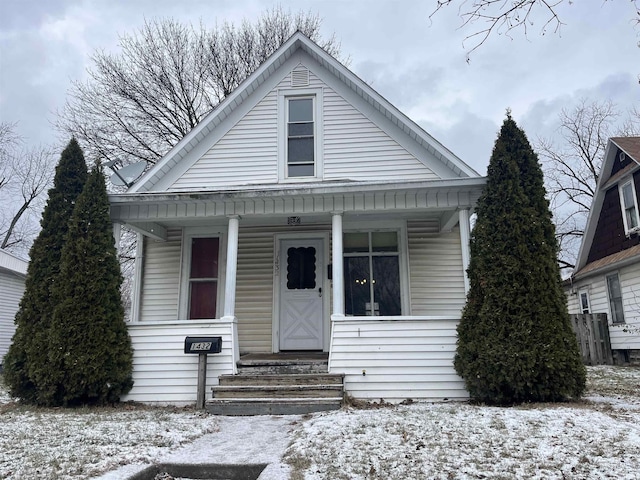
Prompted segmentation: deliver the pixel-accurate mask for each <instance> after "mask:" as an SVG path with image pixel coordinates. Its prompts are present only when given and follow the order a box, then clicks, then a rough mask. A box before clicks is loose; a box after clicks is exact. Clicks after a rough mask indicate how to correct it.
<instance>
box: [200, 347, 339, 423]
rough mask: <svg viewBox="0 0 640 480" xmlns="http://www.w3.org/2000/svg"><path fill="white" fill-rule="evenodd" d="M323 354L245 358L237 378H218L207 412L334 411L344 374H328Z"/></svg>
mask: <svg viewBox="0 0 640 480" xmlns="http://www.w3.org/2000/svg"><path fill="white" fill-rule="evenodd" d="M327 368H328V366H327V360H326V355H315V356H311V355H299V356H287V355H262V356H260V355H251V356H249V355H247V356H246V357H242V358H241V359H240V361H239V362H238V374H237V375H221V376H220V377H218V380H219V385H218V386H215V387H213V388H212V391H213V398H212V399H211V400H208V401H207V403H206V409H207V410H208V411H209V412H210V413H213V414H214V415H293V414H304V413H310V412H319V411H325V410H337V409H339V408H340V407H341V405H342V398H343V394H344V375H341V374H330V373H327Z"/></svg>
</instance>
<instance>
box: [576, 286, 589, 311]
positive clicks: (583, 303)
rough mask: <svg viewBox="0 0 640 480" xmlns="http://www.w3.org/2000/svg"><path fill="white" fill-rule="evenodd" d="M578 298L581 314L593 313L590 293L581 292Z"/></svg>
mask: <svg viewBox="0 0 640 480" xmlns="http://www.w3.org/2000/svg"><path fill="white" fill-rule="evenodd" d="M578 297H579V299H580V313H591V305H590V303H589V292H588V291H587V290H580V292H579V294H578Z"/></svg>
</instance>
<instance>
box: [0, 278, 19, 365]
mask: <svg viewBox="0 0 640 480" xmlns="http://www.w3.org/2000/svg"><path fill="white" fill-rule="evenodd" d="M23 293H24V277H23V276H19V275H16V274H14V273H13V272H7V271H5V270H2V269H0V363H2V358H3V357H4V355H5V354H6V353H7V351H8V350H9V345H11V339H12V338H13V334H14V332H15V330H16V327H15V323H14V320H15V316H16V312H17V311H18V306H19V304H20V300H21V299H22V294H23Z"/></svg>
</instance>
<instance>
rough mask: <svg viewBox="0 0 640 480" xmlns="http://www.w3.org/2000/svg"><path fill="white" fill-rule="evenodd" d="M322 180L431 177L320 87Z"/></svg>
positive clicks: (352, 111) (392, 142)
mask: <svg viewBox="0 0 640 480" xmlns="http://www.w3.org/2000/svg"><path fill="white" fill-rule="evenodd" d="M323 122H324V179H325V180H339V179H340V180H341V179H352V180H406V179H408V178H409V179H411V180H434V179H437V178H438V177H437V175H435V174H434V173H433V172H432V171H431V170H430V169H429V168H427V167H426V166H425V165H424V164H423V163H421V162H420V161H419V160H418V159H416V158H415V157H414V156H413V155H412V154H411V153H409V152H408V151H407V150H406V149H405V148H403V147H402V146H401V145H399V144H398V142H396V141H395V140H394V139H393V138H391V137H390V136H389V135H387V134H386V133H385V132H384V131H382V130H381V129H380V128H379V127H378V126H377V125H376V124H375V123H373V122H372V121H371V120H369V119H368V118H367V117H365V116H364V115H363V114H362V113H360V112H359V111H358V110H356V109H355V108H354V107H353V106H352V105H351V104H349V103H348V102H347V101H346V100H345V99H344V98H342V97H341V96H340V95H338V94H337V93H336V92H334V91H333V90H331V89H330V88H328V87H326V88H325V89H324V115H323Z"/></svg>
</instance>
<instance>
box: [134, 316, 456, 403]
mask: <svg viewBox="0 0 640 480" xmlns="http://www.w3.org/2000/svg"><path fill="white" fill-rule="evenodd" d="M458 321H459V320H458V319H457V318H449V317H343V316H334V317H333V318H332V322H331V323H332V328H331V343H330V347H331V348H330V352H329V372H330V373H341V374H344V375H345V377H344V390H345V392H346V393H347V394H348V395H350V396H352V397H354V398H357V399H365V400H366V399H368V400H375V401H378V400H380V399H381V398H382V399H384V400H385V401H388V402H400V401H402V400H405V399H409V398H410V399H413V400H431V401H444V400H464V399H467V398H468V394H467V392H466V390H465V388H464V382H463V380H462V379H461V378H460V377H459V376H458V375H457V374H456V372H455V370H454V368H453V358H454V355H455V349H456V326H457V324H458ZM236 327H237V324H236V323H235V321H233V320H229V319H225V318H223V319H219V320H214V321H193V320H183V321H172V322H145V323H138V324H131V325H129V335H130V337H131V342H132V345H133V349H134V360H133V379H134V386H133V389H132V390H131V392H130V393H129V394H128V395H126V396H125V397H123V400H124V401H138V402H144V403H150V404H170V405H187V404H194V403H195V401H196V391H197V378H198V355H188V354H185V353H184V339H185V337H186V336H220V337H222V351H221V352H220V353H219V354H210V355H208V357H207V360H208V362H207V396H208V395H209V392H210V388H209V387H212V386H215V385H218V376H219V375H228V374H233V373H234V372H235V370H236V368H235V365H236V363H235V360H236V358H235V357H236V355H235V352H237V351H238V345H237V335H236V333H235V330H236Z"/></svg>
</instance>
